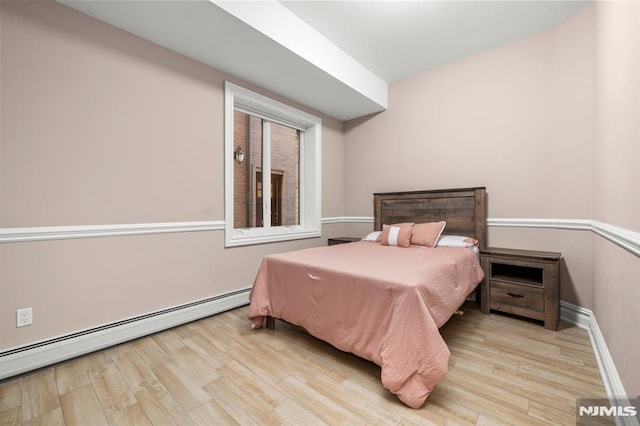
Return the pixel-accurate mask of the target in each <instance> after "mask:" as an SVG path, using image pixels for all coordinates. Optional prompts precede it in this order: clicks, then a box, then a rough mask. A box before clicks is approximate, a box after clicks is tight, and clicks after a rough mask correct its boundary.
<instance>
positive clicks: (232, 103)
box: [225, 82, 322, 246]
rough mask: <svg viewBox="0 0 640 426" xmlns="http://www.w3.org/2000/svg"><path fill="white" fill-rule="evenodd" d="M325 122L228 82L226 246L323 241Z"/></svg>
mask: <svg viewBox="0 0 640 426" xmlns="http://www.w3.org/2000/svg"><path fill="white" fill-rule="evenodd" d="M321 128H322V121H321V120H320V119H319V118H318V117H315V116H313V115H310V114H307V113H305V112H303V111H299V110H297V109H295V108H292V107H289V106H287V105H285V104H282V103H280V102H277V101H275V100H273V99H270V98H267V97H265V96H262V95H259V94H257V93H254V92H252V91H250V90H247V89H244V88H242V87H239V86H236V85H234V84H232V83H229V82H226V83H225V222H226V232H225V242H226V246H237V245H246V244H258V243H265V242H271V241H285V240H291V239H299V238H310V237H319V236H320V226H321V216H320V215H321V208H320V202H321V192H320V170H321V162H320V153H321V150H320V146H321V143H320V142H321V139H320V138H321Z"/></svg>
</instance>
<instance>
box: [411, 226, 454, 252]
mask: <svg viewBox="0 0 640 426" xmlns="http://www.w3.org/2000/svg"><path fill="white" fill-rule="evenodd" d="M446 225H447V222H445V221H444V220H442V221H440V222H428V223H418V224H416V225H415V226H414V227H413V231H412V233H411V244H415V245H417V246H425V247H435V245H436V241H438V238H440V234H442V231H444V227H445V226H446Z"/></svg>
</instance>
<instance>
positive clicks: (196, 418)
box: [189, 399, 240, 426]
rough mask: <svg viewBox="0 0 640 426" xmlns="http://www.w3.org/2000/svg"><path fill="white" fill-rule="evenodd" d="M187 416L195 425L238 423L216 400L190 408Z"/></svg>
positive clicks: (229, 424) (228, 425)
mask: <svg viewBox="0 0 640 426" xmlns="http://www.w3.org/2000/svg"><path fill="white" fill-rule="evenodd" d="M189 417H190V418H191V420H193V422H194V423H195V424H197V425H227V426H231V425H240V423H238V422H237V421H236V420H235V419H234V418H233V416H231V414H229V413H228V412H227V410H225V409H224V407H223V406H222V405H220V404H219V403H218V401H216V400H213V399H212V400H211V401H209V402H207V403H206V404H204V405H201V406H200V407H198V408H196V409H195V410H192V411H191V412H190V413H189Z"/></svg>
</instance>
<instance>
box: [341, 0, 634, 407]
mask: <svg viewBox="0 0 640 426" xmlns="http://www.w3.org/2000/svg"><path fill="white" fill-rule="evenodd" d="M639 28H640V3H637V2H625V1H620V2H594V3H591V4H589V5H588V6H586V7H585V8H584V9H583V10H582V11H580V12H579V13H578V14H576V15H575V16H573V17H571V18H570V19H569V20H568V21H566V22H565V23H563V24H562V25H560V26H559V27H557V28H556V29H553V30H551V31H549V32H546V33H543V34H539V35H536V36H533V37H529V38H526V39H523V40H520V41H517V42H515V43H512V44H509V45H506V46H502V47H500V48H497V49H494V50H491V51H487V52H483V53H481V54H478V55H476V56H474V57H471V58H468V59H465V60H461V61H458V62H455V63H452V64H450V65H447V66H443V67H441V68H439V69H435V70H432V71H429V72H426V73H424V74H421V75H418V76H415V77H413V78H410V79H406V80H402V81H400V82H398V83H395V84H393V85H392V86H391V88H390V94H389V99H390V102H389V103H390V106H389V110H388V111H386V112H383V113H380V114H377V115H374V116H370V117H367V118H363V119H357V120H353V121H351V122H348V123H346V124H345V164H346V165H347V167H346V168H345V209H346V213H347V214H348V215H354V216H363V215H370V213H369V212H370V211H371V210H370V209H371V198H372V197H371V195H370V194H371V193H373V192H380V191H387V190H411V189H426V188H442V187H459V186H480V185H484V186H486V187H487V191H488V194H489V217H490V218H536V219H582V220H597V221H601V222H604V223H606V224H611V225H615V226H619V227H623V228H625V229H629V230H632V231H635V232H638V231H640V219H639V218H640V185H639V184H640V127H639V123H640V64H639V61H640V30H639ZM368 229H371V228H370V227H369V228H367V229H364V227H363V226H362V225H357V226H356V225H353V226H352V225H348V226H347V232H351V231H352V230H353V231H356V232H359V233H362V232H366V230H368ZM358 235H359V234H358ZM489 243H490V244H491V245H496V246H503V247H514V248H530V249H540V250H553V251H559V252H561V253H562V254H563V257H564V261H565V262H564V265H563V270H562V289H561V298H562V300H564V301H568V302H571V303H574V304H577V305H579V306H582V307H585V308H589V309H592V310H593V312H594V314H595V317H596V319H597V321H598V324H599V326H600V328H601V330H602V332H603V335H604V337H605V340H606V343H607V345H608V348H609V350H610V352H611V354H612V357H613V359H614V361H615V364H616V367H617V369H618V372H619V374H620V377H621V379H622V382H623V384H624V386H625V389H626V391H627V394H628V395H629V396H635V395H638V394H640V369H638V359H640V343H639V342H638V340H637V338H636V336H637V329H638V326H639V325H640V310H639V309H638V308H637V305H638V300H640V286H638V276H640V261H639V259H638V257H637V256H635V255H633V254H631V253H629V252H628V251H626V250H624V249H622V248H620V247H618V246H617V245H615V244H614V243H612V242H610V241H608V240H606V239H604V238H602V237H600V236H598V235H596V234H595V233H592V232H590V231H582V230H566V229H533V228H531V229H528V228H513V227H512V228H503V227H490V228H489Z"/></svg>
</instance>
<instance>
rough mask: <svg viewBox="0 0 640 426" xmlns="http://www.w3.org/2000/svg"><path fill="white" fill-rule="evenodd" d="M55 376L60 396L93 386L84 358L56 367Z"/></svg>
mask: <svg viewBox="0 0 640 426" xmlns="http://www.w3.org/2000/svg"><path fill="white" fill-rule="evenodd" d="M55 374H56V385H57V387H58V393H59V394H60V395H63V394H65V393H67V392H69V391H72V390H74V389H77V388H80V387H83V386H87V385H89V384H91V380H89V372H88V371H87V362H86V359H85V358H84V357H81V358H75V359H72V360H70V361H67V362H63V363H61V364H58V365H56V367H55Z"/></svg>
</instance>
